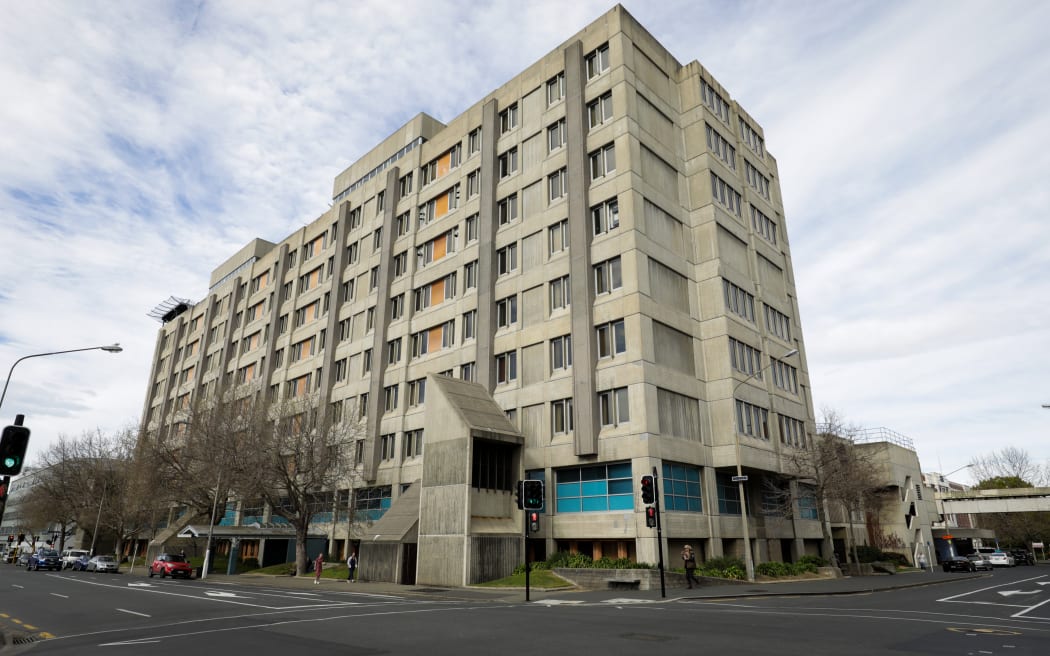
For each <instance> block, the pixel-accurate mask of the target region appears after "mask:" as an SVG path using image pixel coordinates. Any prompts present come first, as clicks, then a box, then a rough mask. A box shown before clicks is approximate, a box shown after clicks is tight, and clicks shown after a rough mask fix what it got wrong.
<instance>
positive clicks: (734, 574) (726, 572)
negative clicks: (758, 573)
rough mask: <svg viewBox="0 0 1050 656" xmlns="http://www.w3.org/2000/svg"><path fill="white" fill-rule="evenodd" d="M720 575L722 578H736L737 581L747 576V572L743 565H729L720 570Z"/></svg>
mask: <svg viewBox="0 0 1050 656" xmlns="http://www.w3.org/2000/svg"><path fill="white" fill-rule="evenodd" d="M721 577H722V578H724V579H736V580H738V581H742V580H743V579H745V578H746V577H747V574H746V573H745V572H744V568H743V567H737V566H736V565H731V566H729V567H726V568H725V569H723V570H722V574H721Z"/></svg>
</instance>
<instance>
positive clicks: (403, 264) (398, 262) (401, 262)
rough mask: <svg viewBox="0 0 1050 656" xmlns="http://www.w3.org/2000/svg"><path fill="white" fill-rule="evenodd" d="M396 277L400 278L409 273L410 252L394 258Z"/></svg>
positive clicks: (404, 252) (403, 252) (399, 254)
mask: <svg viewBox="0 0 1050 656" xmlns="http://www.w3.org/2000/svg"><path fill="white" fill-rule="evenodd" d="M393 264H394V277H395V278H399V277H401V276H403V275H405V274H406V273H408V251H401V252H400V253H398V254H397V255H395V256H394V261H393Z"/></svg>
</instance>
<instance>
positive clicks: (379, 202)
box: [376, 191, 386, 215]
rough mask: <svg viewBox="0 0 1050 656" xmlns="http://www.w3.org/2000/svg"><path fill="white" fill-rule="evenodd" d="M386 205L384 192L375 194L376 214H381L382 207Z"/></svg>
mask: <svg viewBox="0 0 1050 656" xmlns="http://www.w3.org/2000/svg"><path fill="white" fill-rule="evenodd" d="M385 207H386V192H385V191H381V192H379V193H378V194H376V214H377V215H378V214H382V213H383V208H385Z"/></svg>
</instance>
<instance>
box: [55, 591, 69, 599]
mask: <svg viewBox="0 0 1050 656" xmlns="http://www.w3.org/2000/svg"><path fill="white" fill-rule="evenodd" d="M51 596H53V597H62V598H63V599H69V595H63V594H58V593H57V592H52V593H51Z"/></svg>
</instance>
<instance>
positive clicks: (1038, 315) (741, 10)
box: [0, 0, 1050, 481]
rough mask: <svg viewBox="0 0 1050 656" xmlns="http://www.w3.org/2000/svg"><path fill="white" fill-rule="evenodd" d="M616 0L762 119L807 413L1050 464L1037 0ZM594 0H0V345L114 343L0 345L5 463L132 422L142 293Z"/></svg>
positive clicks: (1049, 330)
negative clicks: (797, 320) (25, 441)
mask: <svg viewBox="0 0 1050 656" xmlns="http://www.w3.org/2000/svg"><path fill="white" fill-rule="evenodd" d="M624 5H625V6H626V7H627V9H628V10H629V11H630V12H631V13H632V14H633V15H634V16H635V18H637V19H638V20H639V21H640V22H641V23H642V24H643V25H644V26H646V28H647V29H648V30H649V31H650V32H651V33H652V34H653V35H654V36H655V37H656V38H657V39H658V40H659V41H661V42H662V43H663V44H664V45H665V46H666V47H667V48H668V49H669V50H670V52H671V53H672V54H673V55H674V56H675V57H676V58H677V59H678V60H679V61H680V62H683V63H685V62H689V61H692V60H694V59H695V60H699V61H700V62H702V63H703V64H704V66H705V67H706V68H707V69H708V70H710V71H711V72H712V73H713V74H714V76H715V77H716V78H717V79H718V80H719V81H720V82H721V83H722V84H723V85H724V86H725V87H726V88H727V89H728V90H729V92H730V93H731V94H732V95H733V97H734V98H735V99H737V100H738V101H739V102H740V103H741V104H742V105H743V106H744V107H745V108H747V109H748V111H749V112H750V114H751V115H752V116H754V117H755V118H756V120H758V122H759V123H761V124H762V125H763V127H764V128H765V131H766V143H767V146H768V149H769V151H770V152H771V153H773V154H774V155H775V156H776V157H777V159H778V161H779V164H780V173H781V183H782V187H783V195H784V204H785V207H786V213H787V230H788V233H789V237H790V240H791V246H792V253H793V257H794V265H795V274H796V278H797V284H798V291H799V296H800V303H801V307H802V317H801V319H802V326H803V330H804V338H805V341H806V345H807V350H808V356H809V369H810V375H811V377H812V382H813V395H814V400H815V406H816V407H817V409H818V414H819V409H820V408H821V407H829V408H834V409H835V410H836V411H838V412H839V413H840V414H841V415H842V416H844V417H845V418H846V419H847V420H848V421H849V422H852V423H855V424H858V425H861V426H865V427H876V426H885V427H888V428H890V429H892V430H895V431H898V432H900V433H902V434H904V435H907V436H908V437H910V438H911V439H913V440H914V443H915V446H916V448H917V450H918V453H919V456H920V458H921V460H922V464H923V467H924V469H925V470H928V471H929V470H939V471H942V472H945V473H946V472H949V471H951V470H953V469H956V468H958V467H961V466H963V465H965V464H966V463H967V462H969V460H970V459H971V457H973V456H975V455H981V454H987V453H991V452H993V451H995V450H997V449H1000V448H1002V447H1004V446H1015V447H1019V448H1023V449H1026V450H1027V451H1028V452H1029V453H1030V454H1031V455H1032V457H1033V458H1034V459H1036V460H1037V461H1038V462H1041V463H1042V462H1050V439H1048V437H1050V410H1045V409H1042V408H1040V405H1041V404H1043V403H1050V366H1048V365H1050V355H1048V353H1050V213H1048V207H1050V191H1048V190H1050V111H1048V108H1050V82H1048V81H1050V45H1048V42H1047V40H1046V38H1045V30H1046V26H1047V25H1050V3H1046V2H1041V1H1039V0H1032V1H1030V2H1018V1H1010V0H998V1H996V2H968V1H963V0H943V1H941V0H927V1H924V2H887V1H879V2H857V1H852V0H851V1H849V2H847V1H845V0H840V1H835V2H823V1H819V2H818V1H813V2H805V1H803V0H799V1H798V2H730V1H706V2H705V1H699V0H686V1H675V0H667V1H661V2H642V1H640V0H638V1H627V2H625V3H624ZM520 6H527V7H528V9H527V10H526V12H525V13H524V14H523V13H521V11H520V10H519V9H518V7H520ZM611 6H612V5H611V4H610V2H609V1H608V0H604V1H594V0H577V1H575V2H572V3H565V2H563V1H562V0H554V1H548V0H534V1H531V2H528V3H521V2H518V1H513V2H511V1H507V2H502V1H500V2H481V3H463V2H458V1H454V0H449V1H443V0H426V1H423V0H385V1H371V0H358V1H356V2H351V1H342V2H320V1H318V2H303V1H300V2H277V1H262V0H257V1H249V0H240V1H228V2H221V1H216V2H211V1H204V0H200V1H198V2H188V1H174V0H172V1H170V2H150V1H138V2H116V1H113V2H101V1H96V0H71V1H68V2H47V1H34V2H17V1H16V0H0V89H3V95H4V100H3V102H0V247H2V248H3V254H2V255H0V368H2V369H3V370H6V369H7V368H8V367H10V366H11V364H12V363H14V362H15V360H16V359H18V358H20V357H22V356H24V355H28V354H35V353H41V352H48V351H56V350H65V349H73V348H81V347H91V346H98V345H103V344H110V343H113V342H120V344H121V345H122V346H123V347H124V352H123V353H121V354H117V355H111V354H108V353H104V352H102V351H90V352H84V353H73V354H68V355H60V356H55V357H44V358H34V359H30V360H27V361H25V362H22V363H21V364H19V365H18V367H17V369H15V370H14V375H13V377H12V380H11V386H10V389H9V390H8V393H7V397H6V399H5V400H4V402H3V407H2V408H0V421H3V422H4V423H9V422H10V421H12V420H13V417H14V414H15V413H24V414H25V415H26V416H27V419H26V424H27V425H29V426H31V427H32V429H33V436H34V437H33V442H32V447H31V451H30V454H31V455H30V458H31V459H32V455H33V454H35V453H39V452H40V451H41V450H42V449H44V448H46V446H47V444H48V443H49V441H50V440H53V439H54V438H55V437H56V436H58V435H60V434H65V435H70V436H76V435H79V434H81V433H82V432H84V431H91V430H96V429H101V430H103V431H113V430H117V429H119V428H121V427H123V426H127V425H131V424H134V423H136V422H137V421H138V418H139V415H140V414H141V411H142V404H143V402H144V397H145V389H146V382H147V378H148V376H149V368H150V361H151V357H152V353H153V347H154V339H155V336H156V331H157V329H158V327H159V324H158V323H157V322H156V321H154V320H153V319H151V318H149V317H147V312H149V311H150V309H152V308H153V307H154V306H155V305H157V304H158V303H160V302H161V301H163V300H165V299H166V298H167V297H168V296H169V295H175V296H180V297H184V298H190V299H193V300H198V299H200V298H202V297H203V296H204V295H205V294H206V292H207V285H208V276H209V274H210V272H211V270H212V269H213V268H215V267H216V266H217V265H219V264H220V263H222V262H223V261H224V260H225V259H226V258H227V257H229V256H230V255H231V254H232V253H234V252H235V251H236V250H238V249H239V248H240V247H242V246H243V245H244V244H245V243H247V242H248V241H249V240H250V239H252V238H254V237H262V238H264V239H268V240H272V241H279V240H281V239H283V238H284V237H285V236H286V235H287V234H288V233H290V232H291V231H293V230H295V229H297V228H298V227H300V226H302V225H303V224H305V223H309V222H310V221H311V220H313V219H314V218H316V217H317V216H318V215H319V214H320V213H321V212H322V211H324V210H326V209H327V208H328V204H329V201H330V200H331V192H332V179H333V178H334V176H335V175H336V174H337V173H339V172H340V171H341V170H343V169H344V168H345V167H346V166H348V165H349V164H350V163H351V162H353V161H354V160H355V159H356V158H357V157H359V156H360V155H362V154H363V153H365V152H366V151H367V150H369V149H370V148H371V147H372V146H374V145H375V144H376V143H378V142H379V141H381V140H382V139H383V138H385V137H386V136H388V135H389V134H390V133H391V132H392V131H393V130H394V129H396V128H397V127H399V126H400V125H402V124H403V123H404V122H405V121H407V120H408V119H410V118H411V117H412V116H414V115H415V114H417V113H418V112H421V111H422V112H426V113H428V114H430V115H432V116H434V117H436V118H438V119H441V120H449V119H451V118H453V117H455V116H456V115H458V114H459V113H461V112H462V111H463V110H464V109H466V108H467V107H468V106H470V105H471V104H473V103H474V102H476V101H477V100H478V99H480V98H481V97H483V96H484V95H485V94H487V93H489V92H490V91H492V90H493V89H495V88H496V87H498V86H500V85H501V84H503V83H504V82H506V81H507V80H508V79H510V78H512V77H513V76H515V75H516V74H517V73H518V72H520V71H521V70H522V69H524V68H525V67H527V66H528V65H530V64H532V63H533V62H534V61H536V60H537V59H539V58H540V57H541V56H543V55H544V54H546V53H547V52H549V51H550V50H553V49H554V48H556V47H557V46H558V45H559V44H560V43H562V42H563V41H564V40H565V39H567V38H568V37H569V36H571V35H572V34H573V33H575V32H576V31H577V30H579V29H581V28H582V27H584V26H585V25H586V24H587V23H589V22H590V21H592V20H594V19H595V18H597V17H598V16H600V15H601V14H602V13H604V12H605V11H607V10H608V9H609V8H610V7H611ZM966 474H967V472H965V471H963V472H960V473H959V474H958V475H956V476H955V477H954V478H956V479H958V480H961V481H967V480H968V477H967V476H966Z"/></svg>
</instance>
